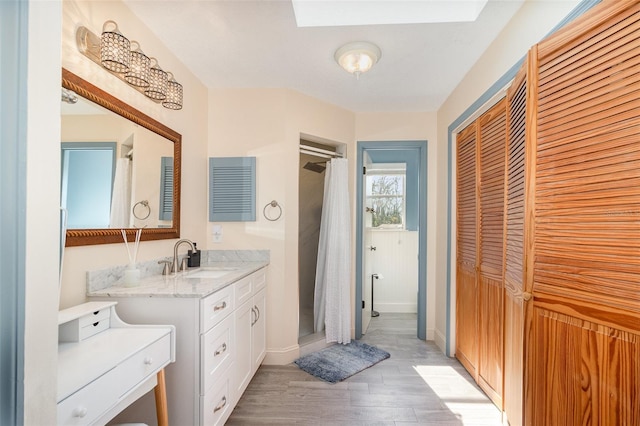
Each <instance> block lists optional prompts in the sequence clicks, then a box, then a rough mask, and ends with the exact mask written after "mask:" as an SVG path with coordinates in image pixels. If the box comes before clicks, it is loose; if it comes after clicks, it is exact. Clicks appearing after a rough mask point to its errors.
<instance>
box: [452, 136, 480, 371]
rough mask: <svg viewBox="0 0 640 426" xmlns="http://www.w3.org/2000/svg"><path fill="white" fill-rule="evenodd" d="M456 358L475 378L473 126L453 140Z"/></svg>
mask: <svg viewBox="0 0 640 426" xmlns="http://www.w3.org/2000/svg"><path fill="white" fill-rule="evenodd" d="M456 170H457V179H456V182H457V187H456V194H457V218H456V221H457V245H456V247H457V253H456V258H457V260H456V357H457V358H458V359H459V360H460V362H461V363H462V364H463V365H464V366H465V368H466V369H467V370H468V371H469V372H470V373H471V374H472V375H473V376H474V377H476V373H475V371H476V366H477V356H478V347H477V330H478V329H477V327H478V318H477V312H478V306H477V304H478V297H477V284H476V254H477V253H476V252H477V232H476V227H477V211H476V196H477V195H476V124H475V123H473V124H471V125H470V126H468V127H467V128H465V129H464V130H463V131H462V132H460V133H459V134H458V137H457V169H456Z"/></svg>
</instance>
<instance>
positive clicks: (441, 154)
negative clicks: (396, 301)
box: [433, 0, 580, 355]
mask: <svg viewBox="0 0 640 426" xmlns="http://www.w3.org/2000/svg"><path fill="white" fill-rule="evenodd" d="M578 3H580V1H579V0H567V1H539V0H528V1H526V2H525V3H524V5H523V6H522V7H521V8H520V10H519V11H518V13H517V14H516V15H515V16H514V18H513V19H512V20H511V21H510V22H509V24H508V25H507V26H506V27H505V29H504V30H503V31H502V32H501V33H500V34H499V35H498V37H497V38H496V40H494V42H493V43H492V44H491V45H490V46H489V48H488V49H487V50H486V51H485V52H484V53H483V55H482V56H481V57H480V59H479V60H478V61H477V62H476V64H475V65H474V66H473V67H472V69H471V70H470V71H469V72H468V73H467V75H466V76H465V78H464V79H463V80H462V82H461V83H460V84H459V85H458V86H457V87H456V89H455V90H454V91H453V93H452V94H451V95H450V96H449V98H447V100H446V101H445V103H444V104H443V105H442V107H441V108H440V109H439V110H438V124H437V126H438V137H437V139H438V148H437V150H436V152H437V158H434V159H433V160H434V161H436V163H437V165H438V168H437V179H438V182H439V183H440V184H439V185H438V187H437V191H438V193H437V202H436V203H435V204H434V207H435V209H436V215H435V216H436V221H437V223H438V224H440V226H438V227H437V228H436V236H435V245H436V247H437V249H436V250H435V255H436V263H435V264H436V282H437V287H436V304H437V306H438V307H439V309H438V312H437V316H436V324H435V327H436V330H435V334H436V335H435V341H436V344H437V345H438V346H439V347H440V349H442V350H443V351H444V350H445V335H446V322H447V316H446V309H444V307H445V306H446V263H447V251H446V249H447V234H446V226H445V223H446V221H447V183H446V182H447V168H448V166H447V164H448V159H447V136H448V135H447V128H448V127H449V125H450V124H451V123H453V122H454V121H455V120H456V119H457V118H458V117H459V116H460V115H462V113H463V112H464V111H465V110H466V109H467V108H469V107H470V106H471V104H472V103H473V102H475V101H476V100H477V99H478V98H480V96H482V94H483V93H485V92H486V91H487V90H488V89H489V88H490V87H491V86H492V85H493V84H494V83H495V82H497V81H498V80H499V79H500V77H502V76H503V75H504V74H505V73H506V72H507V71H508V70H509V69H510V68H511V67H512V66H513V65H514V64H515V63H516V62H517V61H518V60H520V59H521V58H522V57H524V56H525V55H526V53H527V51H528V50H529V48H530V47H531V46H532V45H534V44H535V43H537V42H538V41H540V40H541V39H542V38H543V37H545V35H546V34H548V33H549V32H550V31H551V30H552V29H553V27H554V26H555V25H556V24H558V23H559V22H560V21H561V20H562V19H563V18H564V17H565V16H567V15H568V14H569V12H570V11H571V10H573V8H574V7H575V6H576V5H577V4H578ZM452 176H455V168H454V169H453V170H452ZM453 185H454V188H452V193H453V197H454V198H453V199H454V200H455V183H454V184H453ZM451 220H452V239H451V241H452V248H451V261H452V264H451V300H450V302H451V303H450V305H449V306H450V312H451V317H450V321H451V322H450V327H451V333H452V337H454V336H453V334H454V332H455V265H454V262H455V252H456V249H455V212H452V216H451ZM449 343H450V346H449V349H450V351H451V354H452V355H453V353H454V352H455V338H452V339H451V341H450V342H449Z"/></svg>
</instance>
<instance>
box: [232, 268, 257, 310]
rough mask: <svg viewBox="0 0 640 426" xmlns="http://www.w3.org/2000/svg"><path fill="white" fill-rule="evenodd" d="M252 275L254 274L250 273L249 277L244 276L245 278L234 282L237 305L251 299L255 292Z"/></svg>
mask: <svg viewBox="0 0 640 426" xmlns="http://www.w3.org/2000/svg"><path fill="white" fill-rule="evenodd" d="M251 277H252V275H249V276H248V277H244V278H243V279H241V280H239V281H236V282H235V284H233V286H234V287H235V290H234V291H235V293H236V306H241V305H242V304H243V303H244V302H246V301H247V300H249V299H251V296H252V294H253V293H252V291H253V289H252V287H253V286H252V285H251V284H252V280H251Z"/></svg>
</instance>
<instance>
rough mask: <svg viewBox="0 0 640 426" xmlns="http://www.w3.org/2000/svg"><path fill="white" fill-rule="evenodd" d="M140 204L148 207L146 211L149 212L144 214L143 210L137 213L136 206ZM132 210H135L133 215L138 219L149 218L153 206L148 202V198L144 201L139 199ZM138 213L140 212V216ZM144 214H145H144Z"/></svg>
mask: <svg viewBox="0 0 640 426" xmlns="http://www.w3.org/2000/svg"><path fill="white" fill-rule="evenodd" d="M138 204H142V206H143V207H145V208H146V213H147V214H146V215H144V211H143V212H140V213H136V207H138ZM138 210H139V209H138ZM132 211H133V216H134V217H135V218H136V219H139V220H145V219H146V218H148V217H149V215H150V214H151V207H149V202H148V201H147V200H142V201H138V202H137V203H135V204H134V205H133V209H132ZM138 214H140V216H138ZM143 215H144V216H143Z"/></svg>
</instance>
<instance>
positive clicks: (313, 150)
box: [300, 144, 342, 158]
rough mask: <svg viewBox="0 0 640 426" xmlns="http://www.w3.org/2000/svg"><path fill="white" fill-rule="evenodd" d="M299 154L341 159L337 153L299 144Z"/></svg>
mask: <svg viewBox="0 0 640 426" xmlns="http://www.w3.org/2000/svg"><path fill="white" fill-rule="evenodd" d="M300 152H301V153H303V154H309V155H316V156H318V157H322V158H342V154H340V153H339V152H333V151H329V150H327V149H322V148H316V147H313V146H309V145H302V144H300Z"/></svg>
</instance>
